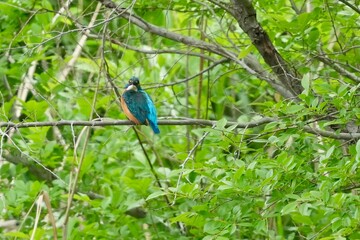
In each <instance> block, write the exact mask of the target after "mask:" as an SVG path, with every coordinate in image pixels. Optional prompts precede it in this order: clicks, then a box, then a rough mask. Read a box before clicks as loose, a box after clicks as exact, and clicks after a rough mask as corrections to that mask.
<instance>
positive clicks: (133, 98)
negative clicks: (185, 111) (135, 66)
mask: <svg viewBox="0 0 360 240" xmlns="http://www.w3.org/2000/svg"><path fill="white" fill-rule="evenodd" d="M120 102H121V108H122V109H123V111H124V113H125V115H126V116H127V117H128V119H129V120H130V121H132V122H133V123H135V124H139V125H140V124H145V125H150V127H151V129H152V130H153V131H154V133H155V134H158V133H160V130H159V127H158V124H157V117H156V109H155V106H154V103H153V101H152V100H151V98H150V96H149V95H148V94H147V93H146V92H145V91H144V90H143V89H142V88H141V86H140V81H139V79H138V78H137V77H132V78H130V80H129V83H128V84H126V86H125V90H124V92H123V93H122V95H121V101H120Z"/></svg>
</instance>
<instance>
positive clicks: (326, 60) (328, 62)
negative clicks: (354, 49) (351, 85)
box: [315, 55, 360, 83]
mask: <svg viewBox="0 0 360 240" xmlns="http://www.w3.org/2000/svg"><path fill="white" fill-rule="evenodd" d="M315 58H316V59H318V60H319V61H321V62H323V63H325V64H326V65H328V66H330V67H332V68H333V69H334V70H335V71H337V72H338V73H339V74H341V75H342V76H344V77H347V78H349V79H351V80H353V81H355V82H358V83H359V82H360V77H358V76H356V75H355V74H354V73H352V72H350V71H348V70H347V69H345V68H343V67H342V66H340V65H339V64H338V63H335V62H334V61H333V60H331V59H329V58H327V57H325V56H322V55H317V56H315Z"/></svg>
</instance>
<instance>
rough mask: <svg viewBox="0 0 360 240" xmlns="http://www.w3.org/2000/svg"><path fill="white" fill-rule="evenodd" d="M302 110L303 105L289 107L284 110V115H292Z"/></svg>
mask: <svg viewBox="0 0 360 240" xmlns="http://www.w3.org/2000/svg"><path fill="white" fill-rule="evenodd" d="M304 108H305V107H304V106H303V105H291V106H289V107H287V108H286V110H285V113H287V114H294V113H297V112H300V111H302V110H303V109H304Z"/></svg>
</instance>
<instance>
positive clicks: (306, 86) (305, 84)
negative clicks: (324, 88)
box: [301, 73, 310, 96]
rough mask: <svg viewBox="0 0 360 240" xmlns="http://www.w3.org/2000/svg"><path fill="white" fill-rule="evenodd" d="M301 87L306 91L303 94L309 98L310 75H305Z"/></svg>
mask: <svg viewBox="0 0 360 240" xmlns="http://www.w3.org/2000/svg"><path fill="white" fill-rule="evenodd" d="M301 86H303V88H304V91H303V93H304V94H305V95H306V96H308V95H309V89H310V74H309V73H307V74H304V75H303V78H302V79H301Z"/></svg>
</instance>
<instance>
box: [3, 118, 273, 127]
mask: <svg viewBox="0 0 360 240" xmlns="http://www.w3.org/2000/svg"><path fill="white" fill-rule="evenodd" d="M274 121H276V119H274V118H262V119H260V120H256V121H252V122H248V123H237V122H227V124H226V125H225V127H230V126H234V125H237V126H236V127H237V128H252V127H256V126H260V125H263V124H266V123H270V122H274ZM216 123H217V121H210V120H203V119H186V118H185V119H184V118H182V119H178V120H159V121H158V124H159V125H198V126H213V125H214V124H216ZM117 125H122V126H128V125H135V124H134V123H133V122H131V121H129V120H102V119H101V120H94V121H72V120H61V121H57V122H21V123H13V122H0V127H7V128H32V127H54V126H57V127H59V126H89V127H100V126H117Z"/></svg>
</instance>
